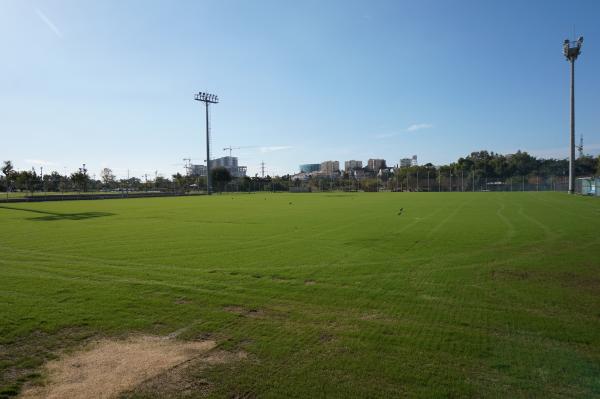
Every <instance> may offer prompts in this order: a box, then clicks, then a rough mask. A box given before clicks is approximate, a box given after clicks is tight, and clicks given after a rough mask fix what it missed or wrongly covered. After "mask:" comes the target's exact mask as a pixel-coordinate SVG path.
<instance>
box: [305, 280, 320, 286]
mask: <svg viewBox="0 0 600 399" xmlns="http://www.w3.org/2000/svg"><path fill="white" fill-rule="evenodd" d="M315 284H317V282H316V281H315V280H304V285H315Z"/></svg>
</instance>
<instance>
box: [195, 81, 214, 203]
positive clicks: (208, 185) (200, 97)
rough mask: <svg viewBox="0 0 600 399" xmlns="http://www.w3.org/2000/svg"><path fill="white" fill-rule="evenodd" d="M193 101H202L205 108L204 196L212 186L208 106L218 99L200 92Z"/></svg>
mask: <svg viewBox="0 0 600 399" xmlns="http://www.w3.org/2000/svg"><path fill="white" fill-rule="evenodd" d="M194 100H196V101H202V102H203V103H204V105H205V106H206V194H208V195H210V194H211V191H212V186H211V177H210V123H209V119H208V104H218V103H219V97H217V96H216V95H214V94H208V93H202V92H200V93H198V94H196V95H195V96H194Z"/></svg>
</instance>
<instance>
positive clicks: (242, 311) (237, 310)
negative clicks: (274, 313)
mask: <svg viewBox="0 0 600 399" xmlns="http://www.w3.org/2000/svg"><path fill="white" fill-rule="evenodd" d="M224 309H225V311H226V312H229V313H233V314H237V315H240V316H244V317H263V316H264V315H265V312H264V311H262V310H260V309H254V308H251V309H248V308H244V307H242V306H236V305H231V306H225V308H224Z"/></svg>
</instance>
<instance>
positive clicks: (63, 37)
mask: <svg viewBox="0 0 600 399" xmlns="http://www.w3.org/2000/svg"><path fill="white" fill-rule="evenodd" d="M598 21H600V2H598V1H593V0H590V1H569V2H564V1H560V2H559V1H442V0H439V1H400V0H397V1H349V0H344V1H292V0H283V1H258V0H256V1H249V0H244V1H227V0H215V1H166V0H165V1H133V0H128V1H86V0H74V1H67V0H65V1H58V0H57V1H50V0H48V1H34V0H2V1H0V49H1V51H2V62H1V63H0V87H1V88H2V89H1V90H0V160H5V159H12V160H13V161H14V162H15V164H16V166H17V167H19V168H27V167H31V166H36V167H39V166H40V165H43V166H44V167H45V168H46V170H50V169H55V170H58V171H59V172H61V173H62V172H63V171H65V170H66V171H68V172H70V171H72V170H74V169H75V168H77V167H78V166H79V165H80V164H81V163H84V162H85V163H86V164H87V165H88V168H89V169H90V172H91V173H96V174H98V173H99V171H100V169H101V168H103V167H110V168H112V169H113V170H114V171H115V172H116V173H117V174H118V175H119V176H125V175H126V174H127V170H128V169H129V171H130V174H131V175H132V176H142V175H143V174H145V173H148V174H149V175H153V174H154V171H155V170H158V172H159V173H161V174H163V175H166V176H167V175H170V174H172V173H174V172H176V171H178V170H179V171H182V169H183V168H182V165H181V164H182V162H183V161H182V159H183V158H186V157H191V158H195V159H197V160H198V161H196V162H202V160H203V159H204V156H203V154H204V152H205V143H204V127H203V126H204V120H203V117H204V116H203V110H202V108H201V106H200V104H199V103H197V102H195V101H193V95H194V93H195V92H197V91H208V92H212V93H216V94H218V95H219V96H220V99H221V103H220V104H218V105H216V106H215V107H214V108H213V111H212V128H213V139H212V143H213V151H212V154H213V157H215V156H222V155H226V152H224V151H222V148H223V147H226V146H229V145H233V146H248V147H253V148H245V149H241V150H238V151H234V155H237V156H239V157H240V163H241V164H244V165H247V166H248V168H249V172H250V173H251V174H254V173H256V172H258V170H259V167H260V165H259V164H260V162H261V161H264V162H265V164H266V168H267V172H269V173H271V174H283V173H288V172H294V171H296V170H297V168H298V164H300V163H312V162H315V163H317V162H321V161H324V160H329V159H333V160H339V161H340V163H342V164H343V161H344V160H348V159H359V160H363V161H365V162H366V160H367V159H368V158H385V159H387V160H388V164H395V163H397V162H398V159H400V158H403V157H406V156H410V155H413V154H417V155H418V156H419V161H420V163H425V162H432V163H434V164H439V163H446V162H449V161H452V160H455V159H457V158H458V157H459V156H463V155H465V154H468V153H469V152H471V151H474V150H479V149H488V150H492V151H497V152H502V153H507V152H513V151H515V150H517V149H522V150H527V151H530V152H532V153H534V154H536V155H539V156H546V157H561V158H562V157H566V155H567V146H568V126H569V125H568V117H569V115H568V99H569V97H568V93H569V91H568V83H569V80H568V79H569V76H568V71H569V69H568V63H567V62H566V61H565V60H564V58H563V56H562V54H561V45H562V41H563V40H564V39H565V38H566V37H568V36H569V37H570V36H572V35H573V29H574V26H575V31H576V33H577V34H583V35H584V36H585V43H584V48H583V54H582V56H581V58H580V59H579V60H578V62H577V132H578V135H579V134H581V133H582V134H583V135H584V140H585V146H586V152H589V153H593V154H597V153H599V152H600V112H599V109H600V108H599V104H600V94H599V93H600V74H599V73H598V71H600V23H598Z"/></svg>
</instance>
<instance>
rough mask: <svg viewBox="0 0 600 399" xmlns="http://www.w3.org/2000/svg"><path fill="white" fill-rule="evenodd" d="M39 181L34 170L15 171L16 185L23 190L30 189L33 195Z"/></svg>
mask: <svg viewBox="0 0 600 399" xmlns="http://www.w3.org/2000/svg"><path fill="white" fill-rule="evenodd" d="M38 182H39V179H38V177H37V174H36V173H35V172H34V171H28V170H23V171H21V172H17V173H15V186H16V187H17V188H18V189H19V190H21V191H29V193H30V194H31V195H33V192H34V190H35V187H36V185H37V184H38Z"/></svg>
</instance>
